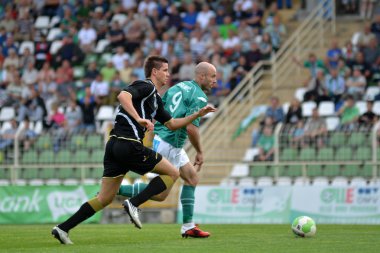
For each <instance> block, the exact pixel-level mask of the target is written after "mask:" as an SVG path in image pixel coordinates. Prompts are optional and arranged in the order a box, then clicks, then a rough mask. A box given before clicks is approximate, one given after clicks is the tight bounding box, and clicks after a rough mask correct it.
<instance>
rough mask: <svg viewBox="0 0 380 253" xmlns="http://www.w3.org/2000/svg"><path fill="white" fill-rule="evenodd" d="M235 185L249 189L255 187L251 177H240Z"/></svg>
mask: <svg viewBox="0 0 380 253" xmlns="http://www.w3.org/2000/svg"><path fill="white" fill-rule="evenodd" d="M237 185H238V186H248V187H250V186H254V185H255V181H254V179H253V178H252V177H242V178H240V179H239V180H238V183H237Z"/></svg>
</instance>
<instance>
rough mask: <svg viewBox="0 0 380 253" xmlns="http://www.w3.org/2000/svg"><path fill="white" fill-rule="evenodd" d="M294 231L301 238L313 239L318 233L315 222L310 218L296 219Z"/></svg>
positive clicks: (293, 224) (301, 217)
mask: <svg viewBox="0 0 380 253" xmlns="http://www.w3.org/2000/svg"><path fill="white" fill-rule="evenodd" d="M292 231H293V233H294V234H296V235H298V236H301V237H312V236H314V235H315V233H316V232H317V226H316V225H315V221H314V220H313V219H312V218H310V217H308V216H300V217H297V218H295V219H294V221H293V223H292Z"/></svg>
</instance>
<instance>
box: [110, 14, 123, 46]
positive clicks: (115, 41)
mask: <svg viewBox="0 0 380 253" xmlns="http://www.w3.org/2000/svg"><path fill="white" fill-rule="evenodd" d="M107 39H108V40H109V41H110V48H118V47H123V46H124V33H123V30H122V29H121V28H120V24H119V22H118V21H117V20H115V21H113V22H112V26H111V29H110V30H109V31H108V35H107Z"/></svg>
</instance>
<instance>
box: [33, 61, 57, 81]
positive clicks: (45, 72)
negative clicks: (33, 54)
mask: <svg viewBox="0 0 380 253" xmlns="http://www.w3.org/2000/svg"><path fill="white" fill-rule="evenodd" d="M48 78H49V80H53V79H54V78H55V71H54V69H53V68H51V67H50V63H49V62H48V61H46V62H44V64H43V66H42V69H41V70H40V71H39V72H38V76H37V79H38V81H39V82H40V81H42V82H45V81H47V80H48Z"/></svg>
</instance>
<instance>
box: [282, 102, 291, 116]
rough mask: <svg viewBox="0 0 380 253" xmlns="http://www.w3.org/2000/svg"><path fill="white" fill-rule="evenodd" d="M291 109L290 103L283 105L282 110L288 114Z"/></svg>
mask: <svg viewBox="0 0 380 253" xmlns="http://www.w3.org/2000/svg"><path fill="white" fill-rule="evenodd" d="M289 107H290V103H289V102H286V103H283V104H282V110H283V111H284V113H285V114H287V113H288V111H289Z"/></svg>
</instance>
